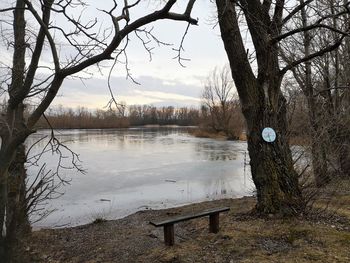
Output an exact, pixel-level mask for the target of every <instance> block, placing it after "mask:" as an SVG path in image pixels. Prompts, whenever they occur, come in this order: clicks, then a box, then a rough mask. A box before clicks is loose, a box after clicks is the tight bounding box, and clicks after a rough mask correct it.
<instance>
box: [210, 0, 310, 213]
mask: <svg viewBox="0 0 350 263" xmlns="http://www.w3.org/2000/svg"><path fill="white" fill-rule="evenodd" d="M216 5H217V9H218V19H219V25H220V30H221V37H222V40H223V42H224V46H225V50H226V53H227V56H228V59H229V61H230V67H231V73H232V77H233V79H234V82H235V85H236V88H237V91H238V95H239V99H240V102H241V106H242V111H243V115H244V117H245V119H246V122H247V138H248V150H249V155H250V165H251V171H252V177H253V181H254V184H255V186H256V191H257V199H258V203H257V206H256V208H257V211H258V212H259V213H262V214H270V213H272V214H282V215H291V214H297V213H299V211H300V210H301V209H303V208H304V202H303V199H302V194H301V191H300V188H299V184H298V175H297V173H296V172H295V170H294V168H293V160H292V156H291V152H290V148H289V145H288V140H287V137H286V134H287V127H286V123H287V121H286V103H285V98H284V97H283V95H282V93H281V89H280V86H281V80H282V78H283V75H281V74H280V69H279V66H278V53H277V49H278V47H277V46H276V45H274V44H273V43H271V41H269V39H270V37H271V36H270V35H269V34H275V33H274V32H273V30H275V28H277V29H276V30H277V31H278V26H276V24H274V23H277V22H278V21H277V22H276V21H274V22H271V21H269V20H268V19H269V15H268V12H269V10H265V9H262V6H261V3H260V1H244V3H243V2H242V5H243V6H244V9H243V11H244V15H245V17H246V20H247V24H248V28H249V31H250V33H251V36H252V39H253V43H254V46H255V51H256V56H257V64H258V74H257V77H256V76H255V75H254V73H253V70H252V68H251V66H250V62H249V60H248V58H247V54H246V49H245V47H244V44H243V40H242V36H241V33H240V27H239V24H238V23H239V22H238V16H237V13H236V3H235V1H225V0H216ZM279 8H280V7H279ZM279 10H281V9H279ZM276 16H277V20H278V16H279V17H281V16H282V14H281V13H280V11H277V15H276ZM269 27H271V28H272V29H271V32H269V31H268V29H269ZM276 34H278V32H277V33H276ZM265 127H271V128H273V129H274V130H275V131H276V133H277V138H276V141H274V142H270V143H268V142H265V141H264V140H263V138H262V135H261V133H262V130H263V129H264V128H265Z"/></svg>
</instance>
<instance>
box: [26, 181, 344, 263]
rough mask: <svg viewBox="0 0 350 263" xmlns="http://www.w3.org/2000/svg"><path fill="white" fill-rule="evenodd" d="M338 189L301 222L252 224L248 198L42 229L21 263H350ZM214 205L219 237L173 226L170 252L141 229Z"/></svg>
mask: <svg viewBox="0 0 350 263" xmlns="http://www.w3.org/2000/svg"><path fill="white" fill-rule="evenodd" d="M341 185H342V187H343V188H342V189H341V190H339V191H337V192H336V195H335V196H333V197H335V198H333V199H331V198H330V196H327V195H326V194H325V195H324V196H323V197H322V198H321V199H319V200H318V201H317V202H316V203H315V204H316V206H319V207H320V208H324V207H325V206H328V209H327V210H326V211H322V213H317V211H316V210H315V211H316V212H311V213H309V214H308V215H304V216H302V217H300V218H293V219H283V218H265V219H264V218H257V217H255V216H253V215H251V214H250V213H249V211H250V210H251V209H252V208H253V207H254V204H255V200H254V198H250V197H246V198H241V199H231V200H230V199H227V200H219V201H212V202H205V203H200V204H193V205H189V206H185V207H180V208H174V209H168V210H159V211H145V212H139V213H136V214H134V215H131V216H129V217H126V218H124V219H121V220H116V221H108V222H101V223H99V224H90V225H86V226H81V227H77V228H67V229H62V230H43V231H39V232H36V233H34V234H33V237H32V239H31V241H30V242H31V243H30V246H29V248H28V251H29V252H28V254H29V256H30V259H31V260H30V261H28V262H152V263H153V262H220V263H221V262H227V263H231V262H350V249H349V248H350V187H349V186H350V182H349V181H345V180H344V182H342V184H341ZM332 190H334V189H332ZM332 192H333V191H332ZM330 200H331V201H330ZM218 206H230V207H231V210H230V212H229V213H224V214H222V215H221V216H220V221H221V222H220V227H221V231H220V232H219V233H218V234H210V233H208V222H207V219H206V218H201V219H196V220H191V221H187V222H184V223H180V224H177V225H176V226H175V233H176V236H175V239H176V244H175V246H173V247H165V246H164V244H163V233H162V229H159V228H154V227H152V226H150V225H149V224H148V221H149V220H151V219H155V218H159V219H160V218H167V217H169V216H173V215H179V214H187V213H189V212H193V211H201V210H203V209H206V208H210V207H218Z"/></svg>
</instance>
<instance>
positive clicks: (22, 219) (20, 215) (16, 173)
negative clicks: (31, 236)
mask: <svg viewBox="0 0 350 263" xmlns="http://www.w3.org/2000/svg"><path fill="white" fill-rule="evenodd" d="M25 158H26V156H25V147H24V145H23V144H22V145H20V146H19V147H18V148H17V152H16V156H15V159H14V161H13V162H12V163H11V166H10V168H9V173H8V174H9V177H8V187H7V189H8V191H7V193H8V194H7V196H8V197H7V212H6V214H7V220H6V221H7V222H6V225H7V226H6V228H7V236H8V239H7V242H8V243H10V244H11V243H12V244H14V243H15V242H16V241H17V240H19V239H21V238H22V237H23V236H24V235H25V234H28V233H29V232H30V230H31V228H30V223H29V218H28V215H27V203H26V183H25V182H26V169H25V167H24V164H25V161H26V159H25Z"/></svg>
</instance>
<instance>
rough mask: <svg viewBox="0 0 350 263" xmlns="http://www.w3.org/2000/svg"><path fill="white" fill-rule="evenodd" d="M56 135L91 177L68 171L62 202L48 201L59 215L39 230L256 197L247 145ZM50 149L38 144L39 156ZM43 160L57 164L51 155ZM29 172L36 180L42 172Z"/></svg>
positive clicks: (174, 137) (164, 136) (141, 131)
mask: <svg viewBox="0 0 350 263" xmlns="http://www.w3.org/2000/svg"><path fill="white" fill-rule="evenodd" d="M45 134H46V135H47V134H48V131H41V132H40V134H35V135H33V136H31V137H30V138H29V140H28V141H27V144H28V145H30V144H32V143H33V142H34V141H36V140H38V138H41V137H42V136H44V135H45ZM57 136H58V138H59V139H60V140H61V141H66V142H67V146H68V147H70V148H71V149H72V150H74V151H75V152H77V153H79V154H80V158H81V159H82V161H83V167H84V168H85V169H86V170H87V174H86V175H81V174H77V173H76V172H73V171H66V176H68V177H71V178H72V184H71V185H70V186H68V187H66V188H65V189H64V190H65V195H64V196H62V198H60V199H58V200H52V201H51V202H50V203H49V205H50V206H51V207H53V208H56V209H57V210H58V211H57V212H55V213H54V214H52V215H51V216H50V217H48V218H47V219H46V221H42V222H40V223H39V224H38V225H40V226H53V225H56V224H58V225H62V224H67V223H69V224H71V225H77V224H83V223H87V222H89V220H90V219H89V218H90V217H89V216H88V215H91V213H92V212H94V213H95V212H100V211H108V215H106V217H108V218H118V217H122V216H125V215H127V214H130V213H133V212H135V211H137V210H139V209H141V208H140V207H143V208H144V207H149V208H165V207H172V206H178V205H183V204H187V203H191V202H200V201H204V200H211V199H219V198H230V197H239V196H243V195H248V194H250V193H251V189H252V183H251V180H250V179H249V177H250V176H249V174H247V173H246V174H245V173H244V152H245V151H246V144H245V143H244V142H233V141H218V140H212V139H203V138H195V137H192V136H190V135H189V134H188V132H187V129H181V128H135V129H120V130H60V131H58V133H57ZM45 144H46V142H44V141H42V142H39V143H38V144H37V145H36V146H35V147H36V148H35V151H39V150H40V148H42V147H43V146H44V145H45ZM41 161H42V162H47V163H48V167H50V166H51V167H54V166H55V158H54V157H53V156H52V155H51V154H47V155H44V156H43V158H42V160H41ZM28 171H29V174H32V175H34V174H35V172H36V168H35V167H29V168H28ZM247 171H249V170H248V169H247ZM247 177H248V179H247ZM73 200H74V201H73ZM101 200H109V201H108V202H107V201H101Z"/></svg>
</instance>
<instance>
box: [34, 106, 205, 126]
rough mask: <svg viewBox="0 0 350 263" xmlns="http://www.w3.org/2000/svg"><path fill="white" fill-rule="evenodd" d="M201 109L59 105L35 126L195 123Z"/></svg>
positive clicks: (185, 124) (197, 122) (199, 116)
mask: <svg viewBox="0 0 350 263" xmlns="http://www.w3.org/2000/svg"><path fill="white" fill-rule="evenodd" d="M201 119H202V118H201V113H200V110H199V109H195V108H187V107H181V108H175V107H172V106H167V107H155V106H152V105H142V106H122V107H120V108H118V109H107V110H101V109H97V110H94V111H91V110H89V109H87V108H85V107H78V108H76V109H72V108H64V107H62V106H59V107H56V108H51V109H50V110H48V111H47V112H46V113H45V116H43V117H42V118H41V119H40V121H39V123H38V125H37V127H38V128H50V126H51V127H53V128H62V129H73V128H74V129H103V128H127V127H130V126H140V125H181V126H188V125H199V123H201Z"/></svg>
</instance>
